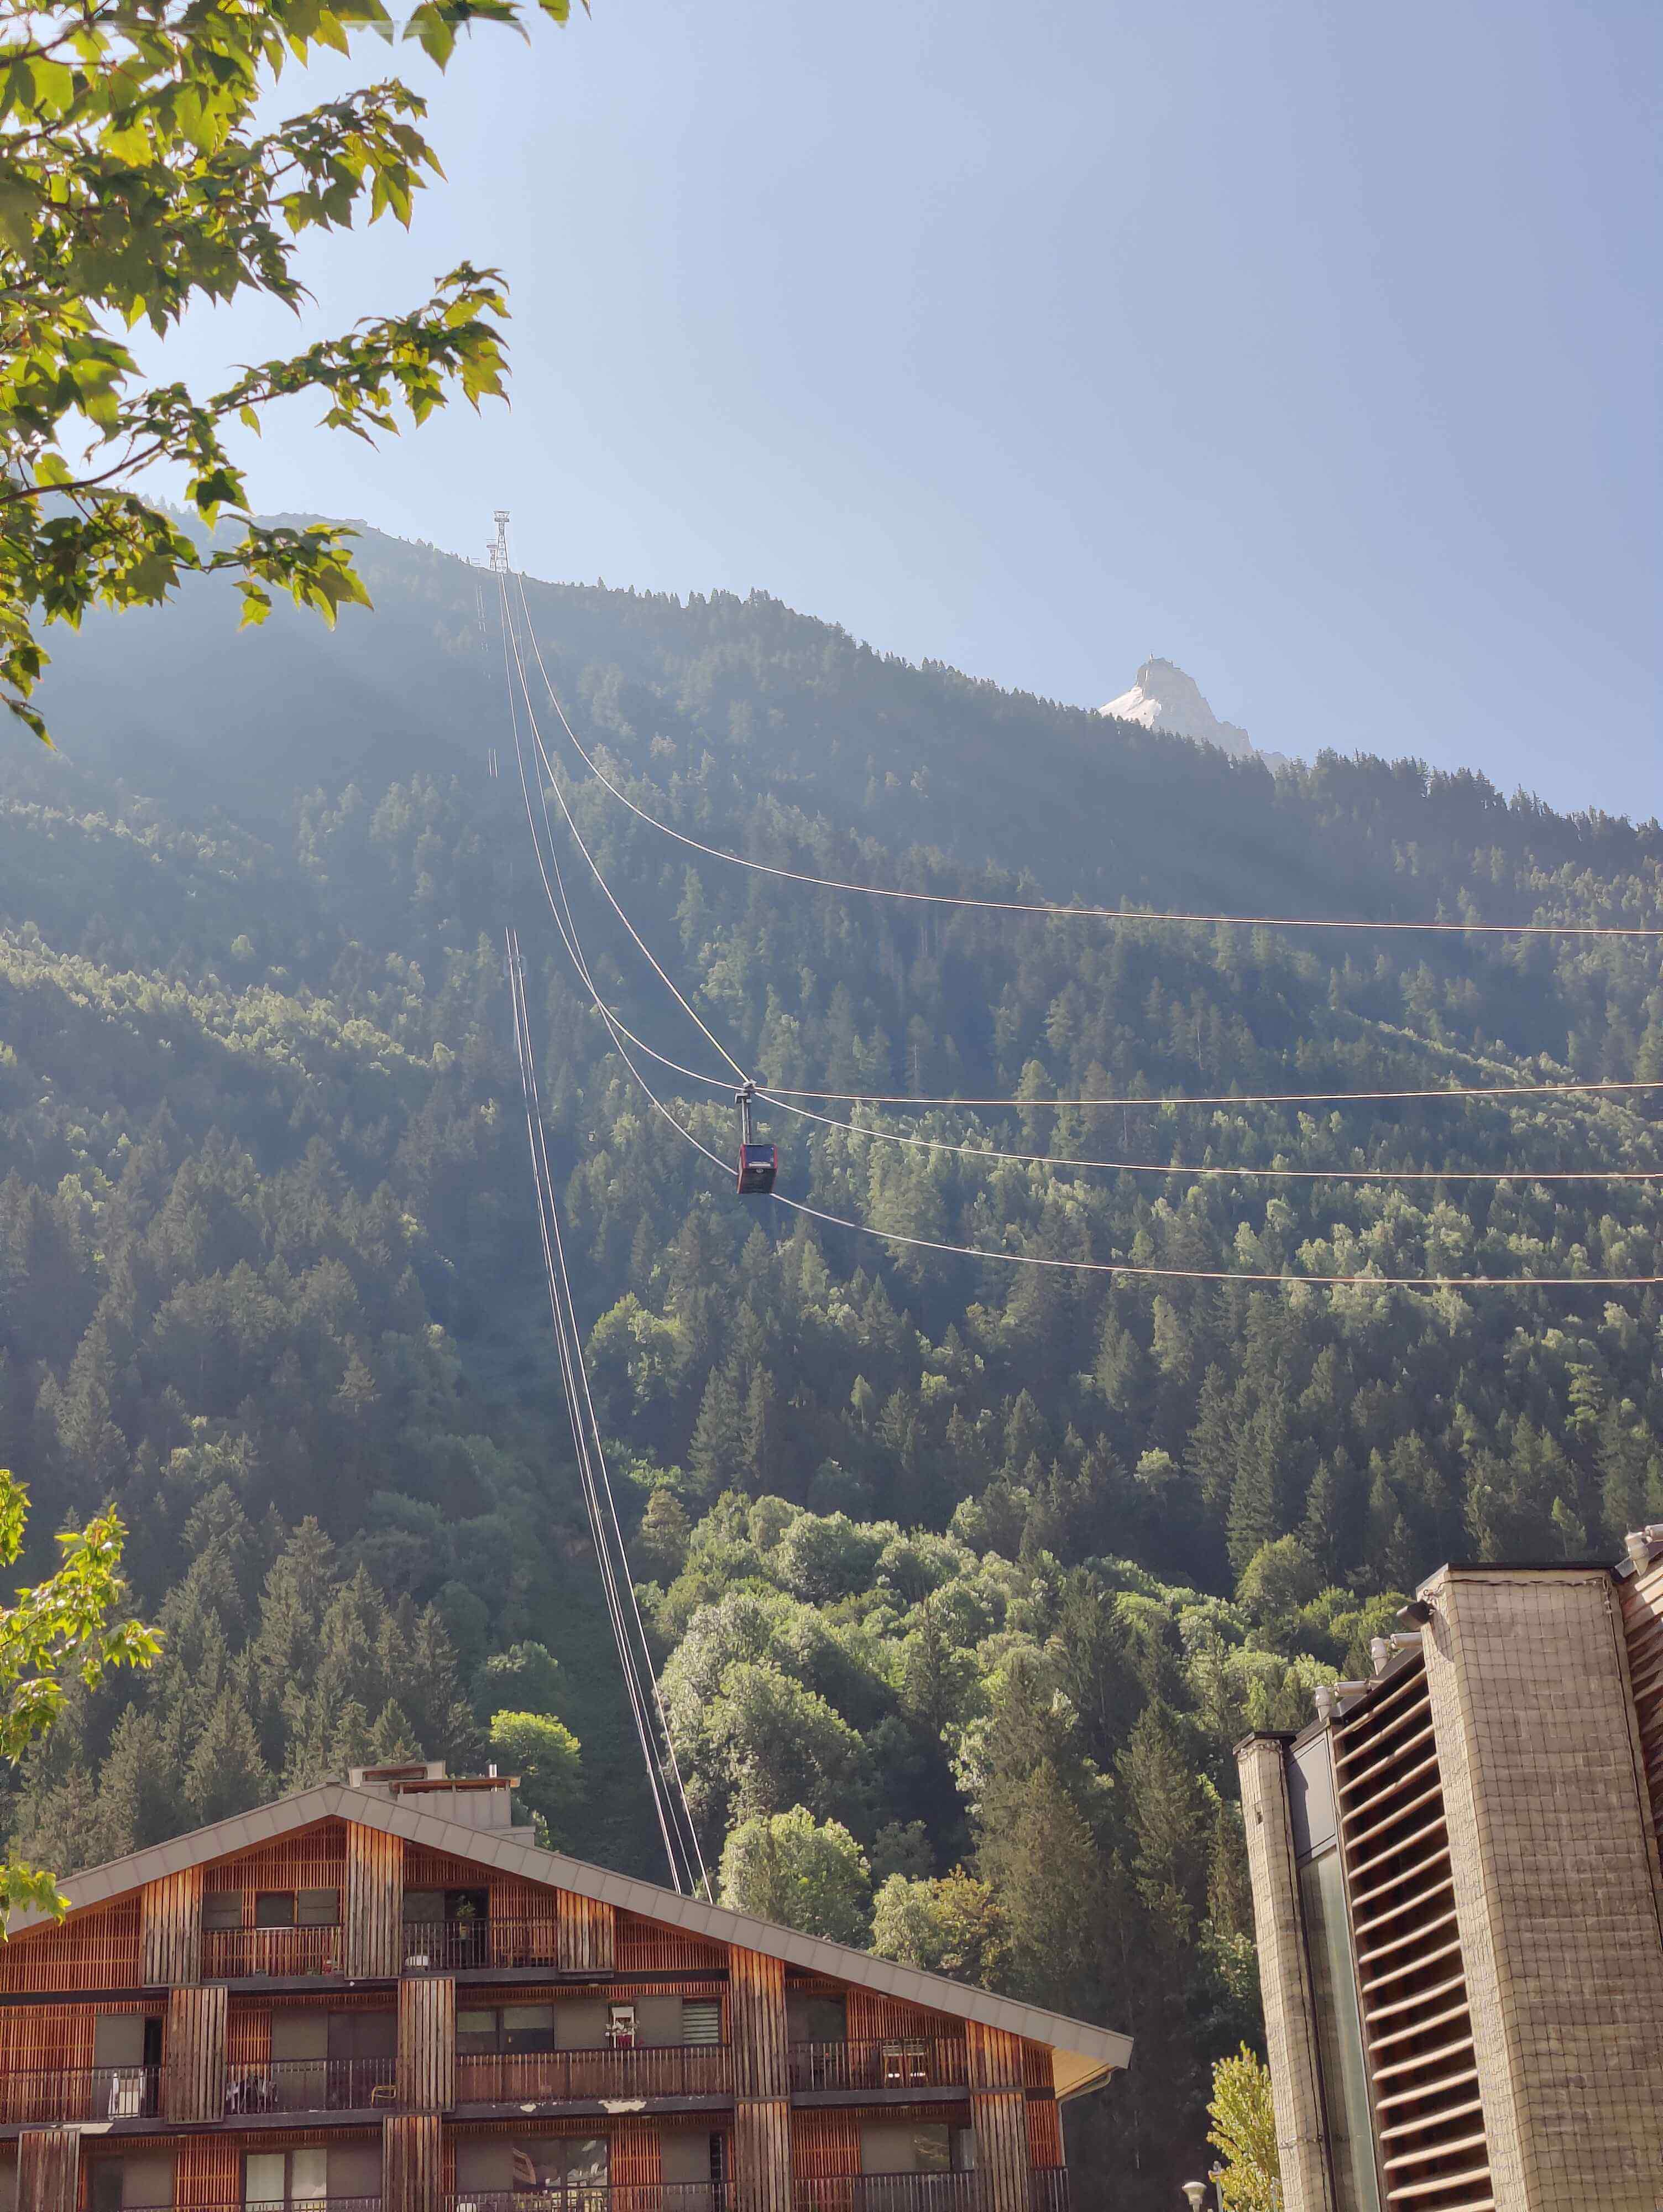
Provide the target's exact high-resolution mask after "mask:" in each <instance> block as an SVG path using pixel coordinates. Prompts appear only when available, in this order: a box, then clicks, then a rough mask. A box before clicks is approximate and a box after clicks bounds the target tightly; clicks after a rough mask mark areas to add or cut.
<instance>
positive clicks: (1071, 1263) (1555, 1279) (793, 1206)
mask: <svg viewBox="0 0 1663 2212" xmlns="http://www.w3.org/2000/svg"><path fill="white" fill-rule="evenodd" d="M523 588H524V586H523V583H522V592H523ZM528 627H529V623H528ZM509 628H510V629H511V630H512V623H510V624H509ZM533 643H534V644H535V641H533ZM515 660H516V664H517V665H518V667H519V673H520V680H521V684H522V688H523V689H524V687H525V664H524V660H523V659H522V658H521V657H520V655H519V653H518V651H517V650H516V652H515ZM544 680H545V683H546V682H547V680H548V679H547V674H546V671H545V673H544ZM549 692H550V696H551V697H554V696H555V695H554V692H553V687H552V685H550V686H549ZM524 696H525V707H526V713H527V716H528V719H529V720H530V721H531V730H532V734H533V737H534V738H536V740H537V750H538V753H539V756H540V757H541V758H542V760H543V767H544V769H545V770H546V772H547V774H548V776H549V781H550V782H551V783H553V784H554V787H555V798H556V800H557V801H559V803H560V805H561V811H562V813H563V814H564V815H565V817H566V821H567V827H568V828H569V829H571V831H572V834H573V836H574V840H575V841H576V842H577V843H578V845H579V848H580V850H581V852H582V853H583V855H584V858H585V859H586V860H587V861H588V864H589V867H590V870H591V872H592V874H593V875H594V876H595V878H596V880H597V881H598V883H599V884H601V887H602V889H603V890H606V893H607V896H608V899H609V900H610V902H611V904H612V906H613V907H614V908H615V909H616V912H617V913H618V915H619V916H620V919H622V921H623V922H624V926H625V927H626V928H627V929H628V931H629V934H630V936H631V937H632V938H634V940H635V943H636V944H637V945H640V949H641V951H643V953H646V957H647V958H648V959H649V961H651V962H652V967H653V969H654V970H655V972H657V973H658V974H659V975H660V976H661V977H662V978H663V980H664V981H665V982H666V983H668V984H669V985H670V987H671V990H672V991H673V992H675V995H676V997H677V1000H678V1001H679V1003H680V1004H682V1005H683V1006H684V1007H685V1006H687V1002H686V1000H684V999H683V998H682V994H681V993H680V992H679V991H676V989H675V986H674V984H673V983H671V982H670V978H669V977H668V976H667V975H665V973H664V970H663V969H661V968H660V967H659V963H658V962H657V961H656V960H653V959H652V955H651V953H650V952H648V951H647V948H646V945H644V944H643V943H642V940H641V939H640V936H639V934H638V933H637V932H636V931H635V929H634V926H633V924H631V923H630V921H629V920H628V916H627V915H624V913H623V909H622V907H620V906H619V905H618V902H617V901H616V898H615V897H613V896H612V893H611V891H610V889H609V888H608V886H607V885H606V883H605V879H604V877H603V876H602V875H601V873H600V871H599V868H598V866H597V864H596V861H595V859H594V856H593V854H591V852H590V851H589V848H588V847H587V846H586V844H585V843H584V842H583V840H582V838H581V837H580V836H579V834H578V830H577V826H576V823H574V821H573V820H572V816H571V812H570V810H569V808H567V806H566V805H565V801H564V799H562V798H561V793H560V790H559V787H558V783H557V781H555V778H554V772H553V769H552V766H551V765H550V763H549V760H548V757H547V754H546V752H545V751H544V750H543V745H542V741H541V738H540V737H539V736H538V733H537V723H536V718H535V715H534V714H533V713H532V709H531V698H530V694H529V690H525V695H524ZM555 712H556V713H557V714H560V715H561V720H562V722H564V720H565V716H564V714H563V712H562V711H561V708H560V704H559V701H558V698H557V697H556V698H555ZM568 727H569V726H568ZM516 741H518V740H516ZM521 774H522V781H524V769H523V767H522V771H521ZM527 814H528V818H529V817H530V805H529V794H528V800H527ZM531 829H532V836H533V838H534V839H535V837H536V823H535V819H532V820H531ZM552 857H553V856H552V854H551V858H552ZM538 865H539V869H541V866H542V861H541V854H539V861H538ZM558 866H559V863H558V861H557V860H556V861H555V867H556V869H557V868H558ZM543 882H544V887H545V889H548V888H549V885H548V878H547V875H546V873H545V874H544V876H543ZM549 898H550V903H551V905H552V904H553V902H554V894H553V891H552V890H550V891H549ZM556 919H557V921H558V920H559V916H558V915H557V916H556ZM568 928H569V929H570V932H571V935H570V937H569V938H568V937H567V929H568ZM561 938H562V939H564V940H565V941H566V944H567V951H568V953H569V954H571V956H572V957H573V960H574V965H575V966H576V967H577V969H578V972H579V974H580V977H581V979H582V980H583V981H584V982H585V984H586V987H587V988H588V991H589V994H590V997H591V999H592V1001H593V1003H594V1005H595V1007H596V1010H597V1012H598V1013H599V1014H600V1016H601V1018H602V1020H603V1021H604V1022H605V1023H606V1024H607V1026H608V1029H609V1030H610V1031H611V1033H612V1036H613V1042H614V1044H615V1045H616V1048H617V1051H618V1054H619V1056H620V1058H621V1059H622V1060H623V1062H624V1065H625V1066H626V1067H627V1068H628V1070H629V1073H630V1074H631V1075H632V1076H633V1077H634V1080H635V1082H636V1083H637V1084H638V1085H640V1089H641V1090H642V1091H643V1092H645V1094H646V1097H647V1098H648V1099H649V1100H650V1102H651V1103H652V1105H653V1106H654V1108H655V1109H657V1111H658V1112H659V1115H661V1116H662V1117H663V1119H664V1120H665V1121H667V1122H668V1123H669V1124H670V1126H671V1128H672V1129H674V1130H675V1131H676V1132H677V1134H678V1135H679V1136H680V1137H681V1138H682V1139H683V1140H684V1141H685V1142H686V1143H688V1144H689V1145H691V1146H693V1148H694V1150H695V1152H699V1153H701V1154H702V1156H703V1157H704V1158H705V1159H707V1160H708V1161H709V1162H710V1163H711V1164H713V1166H715V1167H717V1168H719V1169H720V1170H722V1171H723V1173H724V1176H728V1175H731V1167H730V1165H729V1164H728V1163H727V1162H726V1161H725V1160H723V1159H722V1158H720V1157H719V1155H718V1154H717V1153H715V1152H712V1151H711V1149H710V1148H709V1146H707V1145H705V1144H703V1143H701V1140H700V1139H699V1138H698V1137H696V1136H695V1134H694V1133H693V1132H692V1131H691V1130H690V1129H689V1128H687V1127H685V1126H684V1125H683V1123H682V1122H681V1121H678V1120H677V1117H676V1116H675V1115H674V1114H672V1113H671V1110H670V1109H669V1108H668V1107H667V1106H666V1105H665V1103H664V1101H663V1100H662V1099H661V1098H660V1097H659V1095H658V1093H657V1092H656V1091H654V1090H653V1089H652V1085H650V1084H649V1083H648V1082H647V1080H646V1078H645V1076H643V1075H642V1074H641V1073H640V1069H639V1068H638V1067H637V1066H635V1064H634V1060H632V1059H631V1058H630V1056H629V1054H628V1050H627V1049H626V1048H625V1047H624V1045H623V1044H622V1042H621V1040H620V1038H619V1035H618V1030H617V1026H616V1024H615V1023H614V1021H613V1018H612V1016H611V1013H610V1010H609V1009H608V1008H607V1006H605V1004H604V1001H603V1000H602V999H601V997H600V994H599V993H598V991H597V990H596V989H595V987H594V984H593V981H592V979H591V977H590V975H589V972H588V967H587V963H586V960H585V959H584V958H583V957H582V948H581V943H580V939H578V936H577V925H576V921H575V917H574V916H573V915H572V914H571V911H570V908H569V906H568V907H567V912H566V916H565V926H564V927H561ZM688 1011H689V1012H691V1011H692V1010H691V1008H688ZM694 1018H695V1020H697V1019H698V1017H697V1016H696V1015H695V1017H694ZM699 1026H700V1027H701V1029H703V1028H704V1024H703V1023H702V1022H701V1023H700V1024H699ZM706 1035H707V1036H710V1041H711V1042H713V1043H714V1044H716V1045H717V1049H718V1050H719V1051H720V1052H721V1053H722V1054H723V1056H724V1058H725V1059H728V1060H730V1064H731V1065H732V1066H737V1061H733V1060H731V1055H730V1054H728V1053H727V1050H726V1048H725V1046H723V1045H721V1044H720V1043H719V1041H718V1040H717V1039H716V1038H715V1037H714V1036H711V1033H710V1032H709V1031H708V1030H707V1031H706ZM1037 1103H1049V1102H1037ZM771 1195H772V1197H773V1200H774V1203H775V1204H777V1205H780V1206H785V1207H786V1208H787V1209H788V1210H789V1211H790V1212H793V1213H798V1214H801V1215H803V1216H804V1217H805V1218H808V1219H810V1220H814V1221H818V1222H822V1223H823V1224H824V1225H827V1226H828V1227H831V1228H836V1229H845V1230H847V1231H849V1232H850V1233H851V1234H852V1235H855V1236H861V1237H876V1238H877V1240H878V1241H879V1242H880V1243H887V1244H899V1245H903V1246H906V1247H907V1248H908V1249H913V1250H918V1251H926V1252H938V1253H941V1254H944V1255H952V1256H954V1257H956V1258H959V1259H964V1260H974V1261H989V1262H993V1263H1003V1264H1004V1265H1006V1266H1010V1267H1043V1268H1048V1269H1052V1270H1056V1271H1060V1272H1064V1273H1077V1274H1094V1275H1127V1276H1132V1277H1135V1278H1138V1279H1155V1280H1163V1281H1178V1282H1216V1283H1250V1284H1255V1285H1294V1284H1307V1285H1310V1286H1311V1287H1312V1288H1314V1289H1342V1288H1359V1289H1361V1288H1368V1287H1369V1286H1371V1285H1373V1286H1376V1287H1379V1288H1381V1289H1397V1290H1415V1291H1469V1290H1513V1291H1517V1290H1571V1289H1587V1290H1617V1289H1624V1290H1631V1289H1642V1288H1645V1289H1649V1288H1654V1287H1656V1286H1658V1285H1663V1275H1593V1274H1590V1275H1383V1274H1381V1273H1377V1272H1375V1271H1374V1270H1372V1269H1370V1270H1368V1271H1363V1272H1358V1273H1349V1274H1323V1275H1312V1274H1284V1273H1270V1272H1269V1271H1268V1270H1265V1271H1255V1270H1251V1269H1245V1268H1223V1267H1219V1268H1207V1267H1158V1266H1154V1265H1151V1264H1147V1263H1143V1262H1138V1261H1122V1260H1065V1259H1054V1258H1051V1257H1049V1256H1047V1255H1041V1254H1039V1253H1032V1252H1006V1251H993V1250H989V1249H986V1247H983V1246H977V1245H969V1244H958V1243H951V1242H950V1241H949V1240H947V1239H944V1238H937V1237H910V1236H907V1235H904V1234H902V1233H900V1232H898V1231H892V1230H886V1229H882V1228H879V1227H877V1226H876V1225H873V1224H871V1223H869V1222H864V1221H851V1220H849V1219H848V1218H847V1217H846V1216H845V1215H842V1214H836V1213H831V1212H827V1211H826V1210H825V1209H824V1208H822V1207H820V1206H810V1205H808V1204H806V1203H805V1202H804V1200H801V1199H794V1198H788V1197H786V1195H785V1194H784V1193H783V1192H781V1191H780V1190H778V1189H775V1190H774V1192H773V1193H772V1194H771Z"/></svg>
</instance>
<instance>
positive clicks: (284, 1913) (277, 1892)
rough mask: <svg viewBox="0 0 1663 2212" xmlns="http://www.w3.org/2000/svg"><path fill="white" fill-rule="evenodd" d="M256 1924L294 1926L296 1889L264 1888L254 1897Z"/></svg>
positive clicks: (275, 1926) (273, 1926) (262, 1926)
mask: <svg viewBox="0 0 1663 2212" xmlns="http://www.w3.org/2000/svg"><path fill="white" fill-rule="evenodd" d="M254 1925H255V1926H256V1927H257V1928H292V1927H293V1926H294V1891H293V1890H292V1889H263V1890H262V1891H261V1892H260V1893H259V1895H258V1897H257V1898H256V1899H254Z"/></svg>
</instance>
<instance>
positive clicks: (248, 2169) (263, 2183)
mask: <svg viewBox="0 0 1663 2212" xmlns="http://www.w3.org/2000/svg"><path fill="white" fill-rule="evenodd" d="M242 2196H243V2203H245V2204H281V2203H282V2201H283V2154H282V2152H281V2151H280V2150H261V2151H250V2153H249V2154H248V2156H247V2157H246V2159H245V2160H244V2161H243V2190H242Z"/></svg>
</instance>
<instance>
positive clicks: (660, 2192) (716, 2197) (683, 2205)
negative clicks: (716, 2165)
mask: <svg viewBox="0 0 1663 2212" xmlns="http://www.w3.org/2000/svg"><path fill="white" fill-rule="evenodd" d="M733 2202H734V2200H733V2185H732V2183H731V2182H728V2181H632V2182H627V2183H622V2184H620V2185H618V2186H617V2187H616V2188H614V2187H612V2186H610V2185H608V2184H607V2183H604V2182H588V2181H574V2182H573V2183H572V2184H571V2185H570V2186H569V2187H568V2188H565V2189H515V2190H507V2189H459V2190H458V2191H457V2192H456V2194H455V2196H454V2197H446V2198H445V2199H444V2212H733Z"/></svg>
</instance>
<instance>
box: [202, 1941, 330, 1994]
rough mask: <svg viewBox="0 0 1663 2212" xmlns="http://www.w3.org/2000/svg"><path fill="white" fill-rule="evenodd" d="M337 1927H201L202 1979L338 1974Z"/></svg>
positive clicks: (222, 1980)
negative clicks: (265, 1975)
mask: <svg viewBox="0 0 1663 2212" xmlns="http://www.w3.org/2000/svg"><path fill="white" fill-rule="evenodd" d="M341 1957H342V1952H341V1930H340V1929H338V1928H204V1929H203V1931H202V1978H203V1981H205V1982H238V1981H245V1980H250V1979H252V1978H254V1977H255V1976H256V1975H261V1974H269V1975H270V1976H271V1977H272V1978H274V1979H281V1978H287V1977H288V1976H290V1975H298V1974H338V1973H339V1972H341V1971H342V1966H341Z"/></svg>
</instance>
